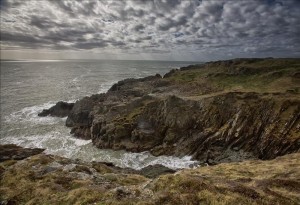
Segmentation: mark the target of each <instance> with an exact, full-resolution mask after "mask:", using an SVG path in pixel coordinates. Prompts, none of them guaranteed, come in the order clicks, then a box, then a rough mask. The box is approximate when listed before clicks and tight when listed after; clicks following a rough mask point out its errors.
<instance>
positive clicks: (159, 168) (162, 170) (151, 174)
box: [138, 164, 176, 178]
mask: <svg viewBox="0 0 300 205" xmlns="http://www.w3.org/2000/svg"><path fill="white" fill-rule="evenodd" d="M175 172H176V171H175V170H173V169H170V168H168V167H165V166H163V165H160V164H155V165H149V166H147V167H144V168H143V169H141V170H140V171H139V172H138V173H139V174H141V175H143V176H145V177H148V178H156V177H158V176H160V175H162V174H172V173H175Z"/></svg>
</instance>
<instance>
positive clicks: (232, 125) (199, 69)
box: [66, 59, 300, 164]
mask: <svg viewBox="0 0 300 205" xmlns="http://www.w3.org/2000/svg"><path fill="white" fill-rule="evenodd" d="M299 65H300V64H299V60H297V59H234V60H228V61H217V62H209V63H206V64H203V65H194V66H188V67H185V68H181V69H177V70H172V71H170V72H169V73H167V74H166V75H165V76H164V77H163V78H162V77H161V76H160V75H155V76H149V77H146V78H141V79H126V80H123V81H120V82H118V83H116V84H115V85H113V86H112V87H111V89H109V91H108V92H107V93H105V94H97V95H93V96H90V97H85V98H83V99H81V100H79V101H77V102H76V103H75V104H74V106H73V108H72V110H71V111H70V113H69V115H68V118H67V121H66V125H67V126H68V127H71V133H73V134H74V136H76V137H80V138H83V139H92V142H93V144H94V145H95V146H97V147H98V148H110V149H115V150H120V149H125V150H128V151H133V152H141V151H150V152H151V153H152V154H154V155H175V156H184V155H192V156H193V157H194V159H198V160H200V161H201V162H203V163H207V164H216V163H220V162H231V161H242V160H244V159H251V158H259V159H272V158H275V157H276V156H281V155H285V154H288V153H292V152H298V151H299V150H300V127H299V124H300V99H299V90H300V84H299V82H298V81H296V80H295V73H299V69H300V67H299Z"/></svg>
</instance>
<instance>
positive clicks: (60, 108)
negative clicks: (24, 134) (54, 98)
mask: <svg viewBox="0 0 300 205" xmlns="http://www.w3.org/2000/svg"><path fill="white" fill-rule="evenodd" d="M73 106H74V103H67V102H62V101H60V102H58V103H56V105H54V106H53V107H51V108H49V109H44V110H43V111H42V112H41V113H39V114H38V116H40V117H45V116H48V115H50V116H53V117H67V116H68V115H69V114H70V112H71V110H72V108H73Z"/></svg>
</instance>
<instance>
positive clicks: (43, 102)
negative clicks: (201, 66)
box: [0, 60, 196, 169]
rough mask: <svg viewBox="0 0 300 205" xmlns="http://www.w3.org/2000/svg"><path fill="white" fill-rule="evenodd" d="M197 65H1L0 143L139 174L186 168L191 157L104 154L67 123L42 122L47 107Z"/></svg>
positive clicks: (62, 120) (51, 119) (59, 120)
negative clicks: (72, 131) (156, 167)
mask: <svg viewBox="0 0 300 205" xmlns="http://www.w3.org/2000/svg"><path fill="white" fill-rule="evenodd" d="M195 63H196V62H167V61H109V60H103V61H96V60H95V61H79V60H77V61H1V104H0V106H1V107H0V108H1V112H0V114H1V131H0V143H1V144H9V143H13V144H17V145H21V146H23V147H39V148H45V149H46V150H45V152H46V153H50V154H55V155H60V156H65V157H69V158H79V159H82V160H84V161H92V160H94V161H107V162H113V163H115V164H116V165H118V166H120V167H131V168H134V169H141V168H143V167H145V166H148V165H153V164H162V165H165V166H167V167H170V168H175V169H177V168H187V167H189V165H191V164H193V163H195V162H194V161H192V160H191V157H189V156H186V157H183V158H178V157H171V156H160V157H154V156H152V155H151V154H149V153H148V152H143V153H130V152H125V151H113V150H107V149H106V150H102V149H97V148H95V147H93V145H92V142H91V141H86V140H81V139H76V138H74V137H72V135H71V134H69V133H70V129H69V128H67V127H65V126H64V124H65V121H66V118H57V117H44V118H41V117H38V116H37V114H38V113H39V112H40V111H42V110H43V109H45V108H49V107H51V106H53V105H54V104H55V103H56V102H58V101H60V100H63V101H68V102H75V101H76V100H78V99H80V98H82V97H84V96H89V95H91V94H95V93H103V92H106V91H107V90H108V89H109V88H110V87H111V86H112V85H113V84H114V83H116V82H117V81H119V80H122V79H125V78H141V77H146V76H149V75H154V74H156V73H159V74H161V75H163V74H165V73H167V72H168V71H169V70H171V69H172V68H179V67H182V66H187V65H190V64H195Z"/></svg>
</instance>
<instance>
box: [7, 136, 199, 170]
mask: <svg viewBox="0 0 300 205" xmlns="http://www.w3.org/2000/svg"><path fill="white" fill-rule="evenodd" d="M11 143H12V144H16V145H19V146H22V147H29V148H33V147H34V148H44V149H46V150H45V153H47V154H55V155H59V156H63V157H68V158H79V159H82V160H84V161H99V162H101V161H106V162H112V163H114V164H115V165H117V166H119V167H129V168H133V169H137V170H140V169H142V168H144V167H146V166H149V165H155V164H161V165H164V166H166V167H169V168H171V169H181V168H189V167H190V165H193V164H195V163H196V161H192V160H191V157H189V156H186V157H183V158H179V157H172V156H159V157H155V156H153V155H151V154H150V153H149V152H142V153H131V152H125V151H113V150H107V149H98V148H96V147H94V146H93V145H92V142H91V140H82V139H77V138H74V137H72V136H71V135H70V134H68V132H67V131H66V132H64V131H61V132H58V131H52V132H49V133H47V134H45V135H31V136H18V137H15V136H8V137H5V138H2V139H1V144H11Z"/></svg>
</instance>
